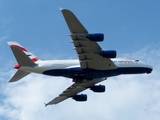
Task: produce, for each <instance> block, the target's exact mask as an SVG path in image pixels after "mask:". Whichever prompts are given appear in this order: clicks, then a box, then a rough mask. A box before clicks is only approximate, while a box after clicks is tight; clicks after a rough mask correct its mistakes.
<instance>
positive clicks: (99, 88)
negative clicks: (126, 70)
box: [90, 85, 106, 92]
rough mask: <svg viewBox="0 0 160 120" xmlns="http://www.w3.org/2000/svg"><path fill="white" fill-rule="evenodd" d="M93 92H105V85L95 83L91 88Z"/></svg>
mask: <svg viewBox="0 0 160 120" xmlns="http://www.w3.org/2000/svg"><path fill="white" fill-rule="evenodd" d="M90 89H91V90H92V91H93V92H105V89H106V88H105V86H104V85H95V86H92V87H91V88H90Z"/></svg>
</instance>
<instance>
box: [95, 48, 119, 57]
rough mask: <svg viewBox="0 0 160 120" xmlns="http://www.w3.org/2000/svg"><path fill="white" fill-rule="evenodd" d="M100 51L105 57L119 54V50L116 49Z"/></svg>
mask: <svg viewBox="0 0 160 120" xmlns="http://www.w3.org/2000/svg"><path fill="white" fill-rule="evenodd" d="M98 53H99V55H101V56H103V57H104V58H116V55H117V52H116V51H115V50H107V51H100V52H98Z"/></svg>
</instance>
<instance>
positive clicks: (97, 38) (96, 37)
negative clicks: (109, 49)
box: [87, 33, 104, 42]
mask: <svg viewBox="0 0 160 120" xmlns="http://www.w3.org/2000/svg"><path fill="white" fill-rule="evenodd" d="M87 38H88V39H89V40H90V41H93V42H102V41H103V39H104V34H102V33H95V34H89V35H87Z"/></svg>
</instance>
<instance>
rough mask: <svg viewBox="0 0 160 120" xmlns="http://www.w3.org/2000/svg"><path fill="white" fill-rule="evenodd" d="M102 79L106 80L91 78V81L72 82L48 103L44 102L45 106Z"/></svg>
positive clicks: (60, 100)
mask: <svg viewBox="0 0 160 120" xmlns="http://www.w3.org/2000/svg"><path fill="white" fill-rule="evenodd" d="M104 80H106V78H99V79H93V80H91V81H83V82H82V83H74V84H72V85H71V86H70V87H68V88H67V89H66V90H65V91H63V93H61V94H60V95H59V96H58V97H56V98H54V99H53V100H52V101H50V102H49V103H47V104H45V106H47V105H52V104H57V103H59V102H62V101H64V100H66V99H68V98H70V97H73V96H75V95H77V94H78V93H80V92H82V91H84V90H86V89H87V88H89V87H92V86H94V85H95V84H96V83H99V82H102V81H104Z"/></svg>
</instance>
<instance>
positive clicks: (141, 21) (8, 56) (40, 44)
mask: <svg viewBox="0 0 160 120" xmlns="http://www.w3.org/2000/svg"><path fill="white" fill-rule="evenodd" d="M59 7H61V8H67V9H70V10H71V11H72V12H73V13H74V14H75V15H76V16H77V18H78V19H79V20H80V21H81V23H82V24H83V25H84V26H85V28H86V29H87V30H88V31H89V32H90V33H104V35H105V39H104V41H103V42H101V43H99V44H100V46H101V47H102V48H103V49H104V50H116V51H117V54H118V55H117V57H122V58H124V57H132V58H137V59H140V60H142V61H144V62H146V63H148V64H150V65H152V66H153V72H152V73H151V74H142V75H121V76H116V77H111V78H108V79H107V80H106V81H104V82H102V83H101V84H103V85H105V86H106V87H107V90H106V92H105V93H94V92H92V91H90V90H86V91H84V92H83V93H85V94H87V95H88V100H87V101H86V102H75V101H74V100H72V99H68V100H65V101H63V102H62V103H60V104H57V105H51V106H47V107H45V106H44V103H47V102H49V101H50V100H52V99H53V98H54V97H56V96H57V95H59V94H60V93H61V92H62V91H63V90H65V89H66V88H67V87H68V86H69V85H71V84H72V80H71V79H68V78H63V77H50V76H43V75H38V74H30V75H28V76H27V77H25V78H23V79H22V80H21V81H18V82H15V83H8V81H9V80H10V78H11V77H12V76H13V75H14V73H15V72H16V70H15V69H13V65H14V64H16V60H15V58H14V56H13V54H12V52H11V49H10V48H9V47H8V45H7V41H16V42H18V43H20V44H21V45H23V46H25V47H26V48H27V49H28V50H30V51H31V52H32V53H34V54H35V55H36V56H38V57H39V58H40V59H42V60H49V59H78V58H77V55H76V52H75V51H74V50H73V45H72V44H71V43H70V41H71V38H70V37H69V36H68V34H69V33H70V32H69V29H68V27H67V25H66V23H65V20H64V18H63V16H62V13H61V12H60V10H59ZM159 11H160V1H158V0H147V1H146V0H141V1H139V0H134V1H128V0H123V1H120V0H102V1H98V2H97V1H95V0H92V1H91V0H81V1H75V0H58V1H55V0H14V1H11V0H0V16H1V17H0V66H1V67H0V119H1V120H35V119H38V120H44V119H45V120H53V119H59V120H64V119H66V120H71V119H77V120H81V119H92V120H97V119H102V120H117V119H119V120H124V119H129V120H135V119H136V120H142V119H144V120H151V119H152V120H159V118H160V74H159V71H160V62H159V61H160V22H159V20H160V13H159Z"/></svg>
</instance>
